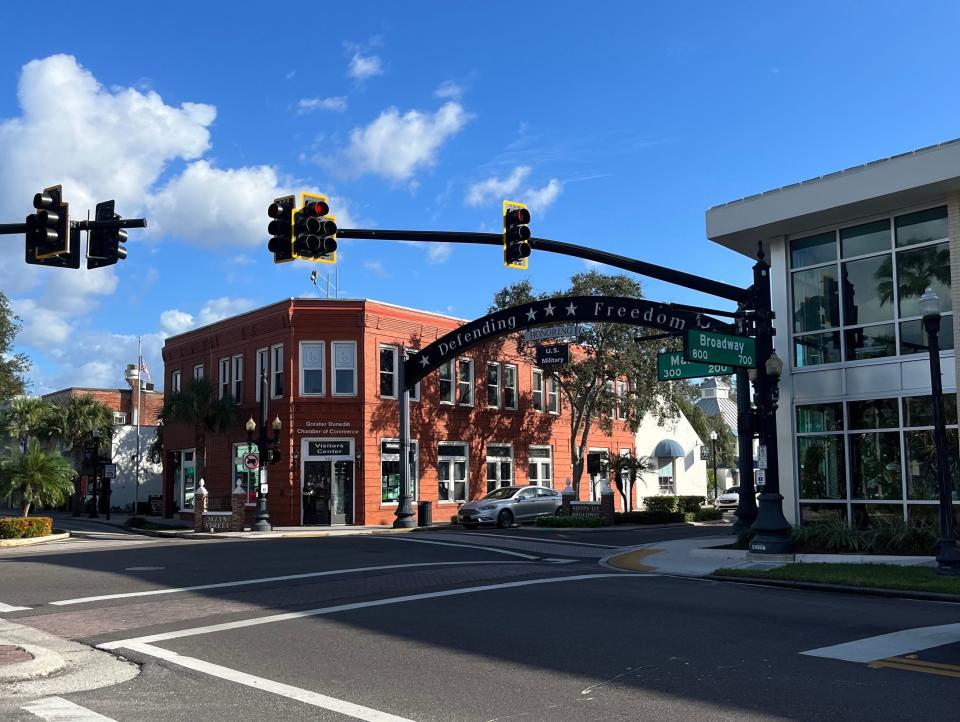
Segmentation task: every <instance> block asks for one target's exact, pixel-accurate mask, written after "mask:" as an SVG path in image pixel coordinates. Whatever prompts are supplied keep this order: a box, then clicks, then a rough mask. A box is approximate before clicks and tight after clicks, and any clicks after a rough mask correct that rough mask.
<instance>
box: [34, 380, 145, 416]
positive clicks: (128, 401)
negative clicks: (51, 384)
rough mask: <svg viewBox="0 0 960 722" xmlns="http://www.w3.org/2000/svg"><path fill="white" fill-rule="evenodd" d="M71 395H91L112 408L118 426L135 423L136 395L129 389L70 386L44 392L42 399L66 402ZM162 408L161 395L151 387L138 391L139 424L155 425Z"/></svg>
mask: <svg viewBox="0 0 960 722" xmlns="http://www.w3.org/2000/svg"><path fill="white" fill-rule="evenodd" d="M71 396H92V397H93V398H95V399H96V400H97V401H100V402H101V403H103V404H105V405H106V406H108V407H109V408H111V409H112V410H113V413H114V423H115V424H117V425H118V426H124V425H127V424H134V423H136V408H137V395H136V393H134V392H133V391H132V390H130V389H88V388H82V387H79V386H71V387H70V388H68V389H61V390H60V391H51V392H50V393H49V394H44V395H43V399H44V401H54V402H57V403H61V404H66V403H67V402H68V401H69V400H70V397H71ZM161 408H163V396H162V395H161V394H159V393H157V392H156V391H153V387H152V386H151V387H150V389H143V390H141V391H140V425H141V426H156V425H157V416H158V415H159V413H160V409H161Z"/></svg>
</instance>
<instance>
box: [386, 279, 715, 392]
mask: <svg viewBox="0 0 960 722" xmlns="http://www.w3.org/2000/svg"><path fill="white" fill-rule="evenodd" d="M557 323H622V324H627V325H631V326H643V327H646V328H656V329H660V330H662V331H668V332H670V333H673V334H677V335H679V334H682V333H683V332H684V331H686V330H687V329H691V328H698V329H702V330H704V331H706V330H711V331H720V332H726V333H731V332H733V330H734V327H733V326H731V325H730V324H726V323H723V322H721V321H717V320H716V319H714V318H711V317H710V316H706V315H704V314H702V313H696V312H694V311H690V310H688V309H687V308H677V307H674V306H672V305H670V304H666V303H657V302H656V301H647V300H645V299H642V298H621V297H617V296H560V297H557V298H549V299H546V300H542V301H534V302H532V303H524V304H521V305H519V306H513V307H511V308H506V309H503V310H500V311H496V312H494V313H491V314H489V315H487V316H483V317H481V318H478V319H476V320H475V321H471V322H470V323H468V324H466V325H465V326H461V327H460V328H458V329H456V330H454V331H451V332H450V333H448V334H446V335H445V336H442V337H441V338H439V339H437V340H436V341H434V342H433V343H431V344H430V345H429V346H427V347H426V348H424V349H421V350H420V351H419V352H418V353H416V354H414V355H412V356H411V357H410V358H409V359H408V360H407V361H406V362H405V363H404V368H403V385H404V387H405V388H406V389H408V390H409V389H412V388H413V387H414V386H415V385H416V384H417V382H419V381H421V380H422V379H423V378H424V376H426V375H427V374H428V373H430V372H431V371H433V370H435V369H438V368H440V366H442V365H443V364H445V363H447V362H448V361H451V360H452V359H455V358H457V357H458V356H459V355H460V354H462V353H463V352H464V351H466V350H467V349H470V348H473V347H474V346H479V345H480V344H483V343H485V342H487V341H490V340H492V339H494V338H498V337H500V336H505V335H506V334H509V333H513V332H514V331H519V330H521V329H525V328H530V327H532V326H548V325H551V324H557Z"/></svg>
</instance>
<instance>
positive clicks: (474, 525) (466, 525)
mask: <svg viewBox="0 0 960 722" xmlns="http://www.w3.org/2000/svg"><path fill="white" fill-rule="evenodd" d="M463 528H464V529H476V528H477V525H476V524H464V525H463Z"/></svg>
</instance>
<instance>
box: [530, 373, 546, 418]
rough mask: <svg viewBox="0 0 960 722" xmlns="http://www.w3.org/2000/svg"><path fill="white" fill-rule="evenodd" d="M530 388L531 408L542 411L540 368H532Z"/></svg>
mask: <svg viewBox="0 0 960 722" xmlns="http://www.w3.org/2000/svg"><path fill="white" fill-rule="evenodd" d="M532 390H533V391H532V394H531V395H532V397H533V410H534V411H543V410H544V404H543V371H542V370H540V369H533V385H532Z"/></svg>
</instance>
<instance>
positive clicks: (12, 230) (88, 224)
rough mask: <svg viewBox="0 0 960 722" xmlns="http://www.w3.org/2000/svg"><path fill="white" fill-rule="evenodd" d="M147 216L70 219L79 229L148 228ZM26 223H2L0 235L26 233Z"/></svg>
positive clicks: (74, 227)
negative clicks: (86, 219) (110, 218)
mask: <svg viewBox="0 0 960 722" xmlns="http://www.w3.org/2000/svg"><path fill="white" fill-rule="evenodd" d="M146 227H147V219H146V218H121V219H119V220H105V221H70V228H71V229H76V230H78V231H100V230H104V231H105V230H109V229H113V228H146ZM26 232H27V224H26V223H0V236H13V235H17V234H18V233H26Z"/></svg>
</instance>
